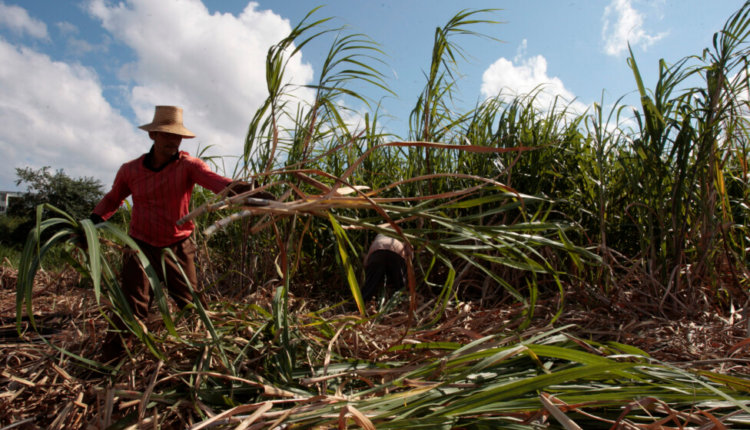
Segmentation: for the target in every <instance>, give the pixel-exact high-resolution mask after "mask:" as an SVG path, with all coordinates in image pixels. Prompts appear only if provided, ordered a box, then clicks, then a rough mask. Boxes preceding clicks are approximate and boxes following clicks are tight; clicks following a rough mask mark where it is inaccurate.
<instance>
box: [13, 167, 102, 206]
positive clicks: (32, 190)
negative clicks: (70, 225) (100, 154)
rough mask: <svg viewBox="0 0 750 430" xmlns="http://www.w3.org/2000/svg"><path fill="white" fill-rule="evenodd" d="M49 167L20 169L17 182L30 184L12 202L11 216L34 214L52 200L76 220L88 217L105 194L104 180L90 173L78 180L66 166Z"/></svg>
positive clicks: (17, 170)
mask: <svg viewBox="0 0 750 430" xmlns="http://www.w3.org/2000/svg"><path fill="white" fill-rule="evenodd" d="M49 169H50V168H49V166H47V167H42V168H41V169H38V170H34V169H31V168H30V167H25V168H22V169H21V168H17V169H16V176H17V177H18V180H16V185H21V184H22V183H25V184H27V193H26V194H24V195H23V196H22V197H21V198H17V199H12V200H11V201H10V205H9V207H8V215H9V216H17V217H33V213H34V211H35V210H36V207H37V206H39V205H40V204H43V203H49V204H51V205H52V206H55V207H57V208H59V209H62V210H63V211H65V212H67V213H69V214H70V215H71V216H72V217H74V218H76V219H83V218H88V216H89V214H90V213H91V211H92V210H93V209H94V207H95V206H96V204H97V203H98V202H99V201H100V200H101V199H102V197H104V190H103V188H102V183H101V181H99V180H98V179H94V178H93V177H87V176H84V177H79V178H75V179H74V178H71V177H70V176H68V175H67V174H66V173H65V172H63V170H62V169H60V170H57V171H55V172H54V173H52V172H50V170H49ZM45 215H46V214H45Z"/></svg>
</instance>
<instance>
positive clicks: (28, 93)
mask: <svg viewBox="0 0 750 430" xmlns="http://www.w3.org/2000/svg"><path fill="white" fill-rule="evenodd" d="M743 4H744V1H740V0H719V1H713V2H708V1H705V0H674V1H671V0H568V1H558V0H555V1H553V0H527V1H517V0H516V1H510V0H508V1H505V0H494V1H477V0H464V1H461V2H458V1H449V0H401V1H387V0H381V1H359V0H335V1H327V2H325V1H321V2H317V1H307V0H304V1H303V0H297V1H291V0H275V1H266V0H261V1H255V2H247V1H239V0H211V1H209V0H203V1H201V0H160V1H158V2H157V1H152V0H127V1H119V2H113V1H106V0H85V1H82V0H54V1H49V0H0V94H2V97H0V130H1V131H0V154H2V157H3V159H4V161H3V166H4V168H3V169H0V190H17V189H19V187H16V185H15V183H14V179H15V168H16V167H24V166H31V167H33V168H39V167H42V166H51V167H52V168H53V169H64V170H65V172H67V173H68V174H69V175H71V176H93V177H95V178H97V179H100V180H102V182H103V183H104V184H105V188H106V189H109V187H110V184H111V181H112V179H113V178H114V175H115V173H116V171H117V168H118V167H119V165H120V164H122V163H123V162H126V161H128V160H130V159H132V158H135V157H137V156H138V155H140V154H141V153H143V152H146V151H148V149H149V147H150V140H149V139H148V136H147V134H146V133H145V132H143V131H140V130H138V129H137V126H138V125H141V124H144V123H147V122H150V120H151V118H152V116H153V107H154V106H155V105H159V104H175V105H179V106H182V107H183V108H185V124H186V126H187V127H188V128H189V129H190V130H192V131H193V132H195V133H196V134H197V135H198V138H196V139H192V140H186V141H184V142H183V149H184V150H187V151H188V152H190V153H192V154H195V152H196V149H197V148H198V147H199V145H200V146H201V147H205V146H208V145H213V146H212V147H211V149H210V153H211V154H215V155H226V156H229V157H231V156H237V155H240V154H241V151H242V150H241V148H242V144H243V141H244V134H245V131H246V129H247V125H248V123H249V121H250V119H251V118H252V115H253V113H254V112H255V109H257V107H258V106H259V105H260V103H261V102H262V101H263V99H264V98H265V96H266V93H265V82H264V77H265V75H264V74H265V70H264V63H265V56H266V52H267V50H268V48H269V47H270V46H271V45H272V44H274V43H276V42H277V41H279V40H280V39H281V38H283V37H284V36H285V35H286V34H287V33H288V32H289V30H290V29H291V28H292V27H293V26H294V25H296V24H297V23H298V22H299V21H300V20H301V19H302V18H303V17H304V16H305V15H306V14H307V13H308V12H309V11H310V10H311V9H313V8H314V7H316V6H319V5H325V6H324V7H323V8H322V9H321V10H319V11H318V12H317V13H316V14H315V15H314V18H317V19H322V18H325V17H335V19H334V20H332V21H330V22H329V23H328V24H327V26H328V27H330V28H337V27H340V26H343V25H347V26H349V27H350V29H349V30H347V31H351V32H357V33H364V34H366V35H368V36H369V37H370V38H372V39H373V40H374V41H376V42H378V43H380V44H381V45H382V49H383V50H384V52H385V53H386V54H387V55H388V56H387V57H386V58H385V61H386V63H387V65H386V66H383V67H382V68H381V70H382V71H383V72H384V73H385V74H386V75H387V77H388V80H387V84H388V85H389V86H390V87H391V89H392V90H393V91H394V92H395V93H396V94H397V95H398V97H397V98H396V97H385V96H386V94H384V93H383V92H382V91H374V90H365V91H366V92H367V94H368V95H370V96H371V97H373V98H375V99H376V100H381V99H382V105H383V106H382V108H381V111H382V112H386V113H388V114H389V115H390V116H391V117H392V119H391V120H390V121H389V123H388V127H389V129H391V130H392V131H394V132H396V133H401V134H402V135H403V134H405V132H406V130H407V124H408V116H409V112H410V111H411V109H412V108H413V105H414V103H415V102H416V100H417V97H418V95H419V93H420V91H421V90H422V88H423V86H424V82H425V79H424V71H425V70H426V69H427V68H428V67H429V62H430V56H431V50H432V42H433V37H434V33H435V28H436V27H438V26H443V25H444V24H445V23H446V22H447V21H448V20H449V19H450V18H451V17H452V16H454V15H455V14H456V13H457V12H459V11H460V10H462V9H489V8H498V9H501V10H498V11H495V12H493V13H492V14H488V15H487V16H486V18H487V19H492V20H496V21H501V22H503V23H502V24H498V25H483V26H478V27H477V28H476V30H477V31H480V32H482V33H484V34H487V35H488V36H491V37H493V38H495V39H498V40H500V41H492V40H488V39H483V38H477V37H471V36H458V37H457V38H456V39H455V41H456V42H457V43H458V44H459V45H461V46H462V47H463V48H465V50H466V51H467V53H468V54H470V55H471V56H472V57H473V58H472V59H471V60H470V62H468V63H463V64H462V65H461V73H462V75H463V76H462V78H461V82H460V84H459V89H460V91H461V92H460V94H461V99H462V100H463V101H464V103H465V104H466V106H473V105H475V104H476V103H478V102H481V100H483V99H484V98H486V97H488V96H492V95H495V94H497V93H498V92H499V91H501V90H503V91H504V92H509V91H515V92H520V93H523V92H525V91H528V90H530V89H531V88H532V87H534V86H536V85H539V84H545V85H546V89H547V90H546V91H547V93H548V94H549V97H552V96H553V95H555V94H559V95H561V96H563V97H566V98H568V99H569V100H572V99H576V102H575V105H574V106H575V107H576V108H578V109H585V108H586V107H587V106H589V105H590V104H591V103H592V102H599V101H600V100H601V98H602V92H603V91H605V96H604V102H605V105H606V104H611V103H614V101H615V100H617V99H618V98H619V97H620V96H623V95H626V94H630V95H629V96H627V97H626V98H625V102H627V103H630V104H634V103H637V101H638V100H637V97H634V95H632V92H633V90H635V89H636V87H635V83H634V80H633V76H632V72H631V71H630V69H629V68H628V66H627V63H626V58H627V42H630V44H631V46H632V47H633V51H634V53H635V55H636V59H637V61H638V64H639V67H640V68H641V72H642V74H643V75H644V78H645V82H646V85H647V86H648V87H651V86H652V85H653V83H654V81H655V79H656V74H657V71H658V61H659V59H662V58H663V59H665V60H666V61H667V62H668V63H673V62H676V61H678V60H680V59H682V58H683V57H685V56H687V55H700V54H701V52H702V50H703V49H704V48H706V47H709V46H710V44H711V38H712V36H713V34H714V33H715V32H716V31H718V30H720V29H721V27H722V26H723V24H724V22H725V21H726V20H727V18H729V16H730V15H731V14H732V13H733V12H735V11H736V10H737V9H739V8H740V7H741V6H742V5H743ZM330 41H331V39H321V40H318V41H316V42H314V43H312V44H310V45H308V46H306V47H305V48H304V49H303V50H302V55H301V56H299V57H296V58H295V59H293V60H292V61H291V62H290V65H289V69H288V72H287V76H288V77H289V79H290V80H291V81H292V82H293V83H296V84H309V83H313V82H314V80H315V78H316V77H317V73H318V71H319V70H320V67H321V62H322V61H323V59H324V58H325V56H326V54H327V50H328V48H329V46H330ZM299 95H300V97H302V98H305V97H308V96H309V93H306V92H305V91H304V90H303V91H301V92H300V93H299ZM384 97H385V98H384ZM349 103H351V107H353V108H355V109H357V110H364V109H365V107H364V106H360V105H358V104H357V102H356V101H350V102H349ZM226 164H227V166H228V167H229V166H232V165H233V164H234V162H233V161H232V159H231V158H228V159H227V163H226ZM230 172H231V168H230ZM20 189H23V186H22V187H21V188H20Z"/></svg>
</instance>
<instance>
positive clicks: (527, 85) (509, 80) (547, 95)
mask: <svg viewBox="0 0 750 430" xmlns="http://www.w3.org/2000/svg"><path fill="white" fill-rule="evenodd" d="M526 49H527V43H526V40H524V41H523V42H522V43H521V46H520V47H519V49H518V53H517V55H516V57H515V58H514V60H513V61H510V60H507V59H505V58H500V59H499V60H497V61H495V63H493V64H492V65H491V66H490V67H489V68H488V69H487V70H485V72H484V74H482V87H481V92H482V96H483V97H486V98H489V97H495V96H500V95H501V94H504V95H506V98H507V97H509V96H516V95H517V96H523V95H527V94H529V93H532V92H536V91H538V90H541V91H539V92H538V93H536V99H535V105H536V106H537V107H538V108H540V109H548V108H550V107H551V106H552V103H553V102H554V100H555V97H556V96H560V97H561V98H562V99H563V100H560V101H558V108H559V107H563V106H565V105H567V104H568V103H570V102H573V103H572V105H571V106H570V109H572V110H574V111H576V112H578V113H583V111H584V110H586V105H585V104H583V103H581V102H579V101H574V99H575V98H576V97H575V95H574V94H573V93H572V92H571V91H570V90H568V89H567V88H565V85H564V84H563V82H562V80H561V79H560V78H557V77H549V76H547V60H546V59H545V58H544V57H543V56H541V55H537V56H534V57H530V58H524V57H523V56H524V55H525V52H526ZM514 63H517V64H514Z"/></svg>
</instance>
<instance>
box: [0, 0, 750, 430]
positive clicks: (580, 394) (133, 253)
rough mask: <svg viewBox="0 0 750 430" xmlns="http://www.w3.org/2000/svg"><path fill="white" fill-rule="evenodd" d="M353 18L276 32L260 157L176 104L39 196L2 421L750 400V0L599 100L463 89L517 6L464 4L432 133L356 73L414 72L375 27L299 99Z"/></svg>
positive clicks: (354, 40) (637, 412)
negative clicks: (381, 101) (60, 196)
mask: <svg viewBox="0 0 750 430" xmlns="http://www.w3.org/2000/svg"><path fill="white" fill-rule="evenodd" d="M0 6H3V3H2V2H0ZM458 9H460V8H458ZM330 19H331V18H327V17H326V11H325V9H323V10H320V8H315V9H312V10H311V11H310V12H309V13H308V14H307V15H306V17H305V19H304V20H302V21H301V22H299V23H297V24H295V23H292V25H293V29H292V31H291V32H290V33H289V34H288V36H286V37H285V38H283V39H282V40H280V41H278V42H277V43H276V44H275V45H273V46H272V47H271V48H270V49H269V50H268V52H267V55H266V56H265V57H264V60H265V78H266V82H265V84H266V85H265V86H266V87H267V98H266V99H265V102H264V103H263V104H262V106H261V107H260V108H259V109H257V111H255V112H254V113H253V115H252V117H251V118H247V135H246V139H245V141H244V151H243V152H242V153H241V154H234V156H235V158H234V159H233V161H231V163H234V162H235V160H236V163H237V168H235V170H234V171H232V168H231V167H227V166H228V164H229V163H230V162H227V165H225V166H222V165H221V162H218V163H217V162H216V160H215V159H214V158H212V157H209V156H206V155H205V154H204V153H202V152H201V151H200V150H199V151H197V152H196V151H192V156H191V155H188V154H187V152H180V151H179V147H180V144H181V142H182V143H183V144H184V143H185V142H187V141H188V139H192V138H193V137H195V134H193V132H192V131H191V126H192V123H191V121H190V119H191V118H193V117H191V116H190V115H191V114H195V115H197V113H195V112H191V111H190V110H189V108H188V107H185V109H184V115H185V116H184V121H183V109H182V108H181V107H178V106H162V105H157V106H153V105H149V107H148V109H149V113H148V114H149V115H153V120H152V121H151V122H150V123H148V124H145V125H142V126H140V127H139V128H140V131H139V132H140V133H141V138H142V139H143V140H144V141H146V142H148V140H152V141H153V147H152V149H151V151H150V152H149V153H147V154H144V155H142V156H141V157H140V158H138V159H136V160H133V161H127V159H126V158H123V159H121V160H119V163H125V164H122V167H121V168H120V170H119V171H118V172H117V176H116V177H115V179H114V182H113V183H108V184H104V187H103V188H102V189H101V191H97V190H96V189H94V191H92V192H93V194H92V197H91V198H90V199H89V200H90V202H89V200H86V199H82V198H76V199H74V200H77V204H79V206H80V208H79V207H78V206H76V209H75V211H74V210H73V209H70V208H68V207H66V206H64V205H63V203H58V200H55V199H54V198H52V197H49V196H50V195H51V194H47V193H46V192H45V191H44V189H43V188H42V187H40V188H39V191H38V192H36V193H35V194H34V193H31V194H29V195H28V199H29V200H28V202H32V203H27V211H29V212H28V213H31V215H29V216H28V217H27V218H25V221H23V222H24V223H25V224H19V225H20V227H16V226H15V225H14V228H15V230H14V231H15V232H16V233H14V234H15V235H16V236H18V237H19V239H18V243H19V245H18V247H17V250H16V251H12V250H10V249H9V248H8V247H6V243H8V242H6V241H5V239H3V240H0V258H1V259H2V261H1V262H0V263H1V264H0V323H1V326H0V344H1V348H0V367H1V368H0V430H10V429H17V430H27V429H56V430H62V429H75V430H78V429H80V430H105V429H106V430H126V429H133V430H134V429H144V430H145V429H175V430H176V429H190V430H200V429H217V430H218V429H233V430H261V429H267V430H274V429H276V430H282V429H290V430H291V429H347V428H352V429H354V428H361V429H394V430H395V429H465V430H470V429H471V430H485V429H514V430H526V429H528V430H532V429H534V430H537V429H566V430H571V429H695V430H698V429H705V430H707V429H740V428H750V350H749V348H750V267H749V265H748V262H750V231H749V230H748V228H749V227H750V171H748V154H749V153H750V121H749V119H750V118H749V117H748V112H750V110H749V106H748V100H750V81H749V80H748V74H747V72H748V62H747V60H748V56H749V55H750V45H748V42H750V2H745V3H744V4H743V5H742V6H741V7H740V8H739V10H737V11H736V12H735V13H734V14H732V15H731V16H729V17H727V19H726V22H725V24H724V25H723V28H722V29H721V31H719V32H717V33H715V34H714V35H713V39H712V40H713V44H712V45H711V46H706V47H705V50H703V51H701V52H694V53H693V55H690V56H688V57H685V58H682V59H680V58H671V57H670V56H669V53H664V54H660V55H662V56H663V57H665V58H666V59H665V60H663V61H662V62H660V63H659V64H643V63H642V62H639V59H638V57H639V55H638V52H636V51H634V50H633V49H630V50H629V52H628V54H627V62H626V63H625V62H623V63H622V64H620V65H619V66H618V67H623V68H627V70H628V73H629V76H630V77H631V81H630V82H631V90H632V91H633V92H634V93H635V94H637V99H638V100H640V104H636V105H632V106H631V105H625V104H623V103H620V101H619V100H618V101H617V102H615V103H614V104H612V103H604V102H603V101H602V103H594V104H593V105H592V106H590V107H589V108H588V109H587V110H585V111H582V112H578V111H576V110H575V109H573V106H572V103H571V101H570V100H564V99H562V98H559V97H555V98H553V99H552V101H551V103H550V104H544V105H543V104H541V103H540V97H541V94H542V93H543V91H544V88H536V89H534V90H532V91H530V92H528V93H524V94H515V95H513V97H508V95H507V94H502V95H498V96H497V97H494V98H493V97H491V98H488V99H487V100H483V101H481V102H480V103H477V104H476V105H474V106H473V107H469V108H466V109H460V108H456V107H455V106H454V104H453V99H454V97H455V98H457V97H459V95H458V94H459V90H458V87H460V78H459V75H460V71H461V68H462V65H463V64H464V62H465V61H468V60H467V56H469V54H467V53H466V52H465V51H464V49H463V48H462V47H461V42H462V40H464V39H463V38H470V37H484V38H488V39H492V37H490V36H487V35H486V33H485V31H486V30H487V28H492V27H493V26H496V25H500V24H501V23H500V21H501V20H500V19H499V17H498V13H497V12H496V11H494V10H486V9H478V10H463V11H460V12H458V13H456V14H455V15H454V16H453V17H452V19H450V20H449V21H448V22H445V23H441V22H436V23H434V25H433V27H437V29H436V31H435V35H434V44H433V48H432V57H431V63H430V64H427V65H424V67H423V69H424V82H420V85H424V88H423V90H422V91H421V93H420V95H419V97H418V99H417V100H410V101H409V104H410V106H413V107H412V108H411V109H412V110H411V114H410V116H409V118H408V119H407V118H403V120H404V121H405V122H407V123H408V127H409V130H408V133H407V134H406V135H405V136H397V135H395V134H393V133H391V132H390V131H389V129H388V126H387V125H386V123H387V118H386V116H387V114H386V113H385V112H381V111H380V110H378V109H376V108H375V109H373V110H372V111H369V112H367V113H363V114H362V115H356V112H353V110H354V108H353V107H352V106H356V105H355V104H354V103H351V102H350V103H344V102H343V101H342V100H344V99H346V100H352V99H355V100H358V101H361V102H362V103H371V104H375V105H376V104H377V101H374V102H373V100H370V99H369V98H367V97H364V96H362V95H360V94H359V91H360V88H361V87H362V86H369V87H373V88H376V89H378V91H382V93H383V97H385V96H388V95H390V94H392V91H391V89H390V88H389V87H388V81H387V79H386V77H387V76H386V75H387V74H388V73H390V72H389V68H388V66H387V63H388V58H387V55H386V54H385V53H384V51H383V47H382V46H380V45H378V44H377V43H376V42H375V41H373V40H372V39H370V38H369V37H368V36H366V35H364V34H361V33H357V32H356V31H352V30H351V29H347V28H341V29H337V30H336V31H337V32H336V37H335V39H333V42H332V44H331V46H330V49H327V52H328V56H327V57H326V58H324V59H323V64H324V67H323V69H322V70H321V71H320V73H319V79H318V80H317V82H315V83H314V85H310V86H308V87H309V88H310V89H312V90H313V92H314V98H313V99H312V101H310V102H309V103H307V102H306V103H302V104H299V103H297V102H298V100H296V101H295V102H294V103H292V102H291V101H290V100H292V99H293V96H290V94H293V88H292V87H293V85H291V84H289V83H288V81H287V80H286V78H285V71H286V68H287V67H288V66H289V64H291V63H290V61H291V60H290V59H292V58H293V57H294V56H295V55H301V53H300V49H301V48H302V47H303V46H306V45H307V44H308V43H312V42H313V41H318V40H319V39H320V38H322V37H324V36H325V35H328V34H329V33H330V32H331V31H332V30H330V29H329V27H327V26H329V25H332V24H331V23H330V22H329V21H330ZM295 25H296V26H295ZM457 36H460V37H457ZM326 37H327V36H326ZM498 43H499V41H498ZM646 74H648V75H650V76H649V79H645V76H646ZM651 81H656V82H657V83H656V85H654V86H651V87H649V86H647V85H646V83H645V82H651ZM616 96H619V95H616ZM355 117H356V118H359V120H354V118H355ZM147 149H148V146H144V151H145V150H147ZM204 150H205V148H204ZM217 171H218V172H219V173H216V172H217ZM18 175H19V181H18V182H19V183H24V182H26V183H31V182H32V181H33V180H35V178H36V179H39V180H40V181H42V180H43V181H46V182H45V184H48V185H45V187H48V186H51V185H49V184H52V183H54V181H58V183H59V182H60V181H71V182H72V179H71V178H68V177H67V176H65V175H64V173H63V172H62V171H58V172H57V173H56V174H53V173H51V172H50V171H48V170H47V168H44V169H42V170H38V171H33V170H32V169H25V170H23V169H18ZM144 178H148V180H146V179H144ZM84 186H85V184H84V183H83V182H81V183H76V185H74V186H73V188H79V191H82V190H83V189H84ZM94 188H96V187H94ZM84 200H86V202H84ZM11 201H12V200H11ZM18 201H19V202H21V201H22V200H21V199H18ZM24 201H25V202H26V200H24ZM61 201H62V200H60V202H61ZM84 203H85V204H84ZM19 204H20V203H19ZM9 210H10V209H9ZM8 219H9V220H10V219H11V218H8ZM4 222H6V223H10V222H11V221H4ZM13 222H15V221H13ZM20 222H21V221H18V223H20ZM4 225H9V224H4ZM0 228H5V227H2V226H0ZM2 231H5V230H0V232H2ZM8 231H10V230H8ZM8 237H10V235H9V236H8ZM6 248H8V249H6Z"/></svg>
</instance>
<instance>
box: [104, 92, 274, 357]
mask: <svg viewBox="0 0 750 430" xmlns="http://www.w3.org/2000/svg"><path fill="white" fill-rule="evenodd" d="M139 128H140V129H142V130H146V131H148V135H149V137H150V138H151V139H152V140H153V141H154V144H153V146H152V147H151V150H150V151H149V152H148V153H147V154H143V155H142V156H140V157H138V158H136V159H135V160H132V161H129V162H127V163H125V164H123V165H122V167H120V170H119V171H118V172H117V176H116V177H115V182H114V185H113V186H112V190H111V191H110V192H109V193H107V195H106V196H104V198H103V199H102V201H101V202H99V204H98V205H97V206H96V208H94V211H93V213H92V214H91V219H92V221H94V222H95V223H97V222H103V221H105V220H107V219H108V218H109V217H111V216H112V214H114V213H115V211H116V210H117V209H118V208H119V207H120V205H121V204H122V203H123V201H124V200H125V198H127V197H128V196H132V198H133V209H132V212H131V221H130V230H129V232H128V235H129V236H130V237H132V238H133V239H134V240H135V242H136V243H137V244H138V246H139V247H140V248H141V251H142V252H143V253H144V254H145V255H146V257H148V259H149V261H150V263H151V265H152V266H153V267H154V269H155V270H156V272H157V274H158V275H159V280H160V281H162V282H165V281H166V286H167V289H168V291H169V293H170V294H171V295H172V297H173V298H174V299H175V301H176V302H177V305H178V306H179V307H180V308H183V307H185V306H186V305H187V304H188V303H192V301H193V300H192V295H191V294H190V287H189V286H188V285H187V283H186V282H185V277H184V276H183V275H182V273H181V272H180V267H181V268H182V270H183V271H184V272H185V275H186V276H187V278H188V281H189V282H190V285H191V286H192V287H193V289H194V290H197V288H196V287H197V283H198V279H197V276H196V271H195V263H194V261H193V260H194V256H195V246H194V245H193V243H192V242H191V241H190V234H191V233H192V232H193V229H194V228H195V226H194V225H193V223H192V222H186V223H184V224H182V225H180V226H178V225H177V224H176V222H177V221H178V220H179V219H181V218H182V217H184V216H185V215H187V214H188V212H189V204H190V197H191V195H192V192H193V186H194V185H195V184H198V185H200V186H202V187H204V188H207V189H209V190H211V191H213V192H214V193H218V192H220V191H222V190H223V189H224V188H226V187H227V186H228V185H230V184H232V191H233V192H236V193H238V194H239V193H243V192H246V191H249V190H251V189H252V186H251V185H250V184H248V183H245V182H236V183H232V180H231V179H229V178H225V177H223V176H221V175H218V174H216V173H214V172H212V171H211V170H210V169H209V168H208V166H207V165H206V163H204V162H203V161H202V160H201V159H199V158H195V157H191V156H190V155H189V154H188V153H187V152H185V151H180V150H179V149H180V143H181V142H182V139H183V138H185V139H190V138H193V137H195V134H193V133H192V132H190V131H189V130H188V129H187V128H185V127H184V126H183V124H182V109H181V108H179V107H176V106H156V112H155V113H154V120H153V121H152V122H151V123H149V124H146V125H142V126H141V127H139ZM254 197H259V198H265V199H274V196H273V195H272V194H270V193H266V192H260V193H257V194H256V195H254ZM165 248H169V249H171V250H172V252H173V253H174V254H175V256H176V257H177V262H175V261H174V260H173V259H172V258H171V257H169V256H167V257H165V265H166V269H165V270H164V271H162V270H161V267H162V264H161V256H162V253H163V250H164V249H165ZM178 265H179V267H178ZM165 272H166V273H165ZM121 287H122V290H123V292H124V294H125V297H126V298H127V300H128V304H129V305H130V306H131V307H132V309H133V313H134V314H135V316H137V317H138V318H139V319H141V320H142V321H146V320H147V318H148V308H149V304H150V302H151V299H152V297H153V293H152V291H151V288H150V284H149V281H148V277H147V276H146V273H145V271H144V270H143V268H142V267H141V265H140V263H139V260H138V257H137V256H136V255H133V254H130V253H128V254H126V255H125V256H124V259H123V267H122V272H121ZM201 301H202V302H204V300H203V299H202V298H201ZM204 303H205V302H204ZM118 323H119V321H118ZM118 326H119V328H121V329H123V328H124V326H123V325H122V324H118ZM117 337H118V336H117V333H116V332H110V335H109V336H108V337H107V339H106V340H105V345H104V349H105V357H107V358H110V359H111V358H116V357H118V356H119V355H121V354H122V352H123V348H122V343H121V342H119V341H118V339H117Z"/></svg>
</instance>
